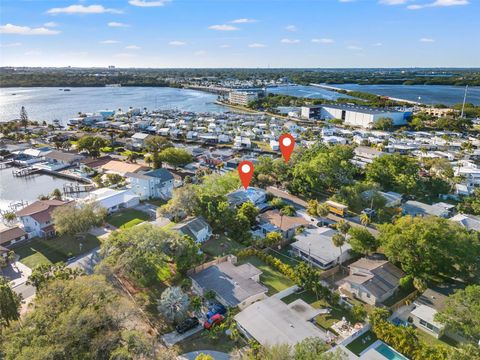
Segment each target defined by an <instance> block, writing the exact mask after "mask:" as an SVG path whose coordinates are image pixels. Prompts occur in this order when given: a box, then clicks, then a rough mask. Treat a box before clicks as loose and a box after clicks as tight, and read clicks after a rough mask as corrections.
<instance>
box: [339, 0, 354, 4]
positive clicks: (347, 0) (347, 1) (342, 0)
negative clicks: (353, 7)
mask: <svg viewBox="0 0 480 360" xmlns="http://www.w3.org/2000/svg"><path fill="white" fill-rule="evenodd" d="M338 1H339V2H341V3H349V2H354V1H355V0H338Z"/></svg>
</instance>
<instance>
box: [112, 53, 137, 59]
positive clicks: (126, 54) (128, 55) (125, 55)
mask: <svg viewBox="0 0 480 360" xmlns="http://www.w3.org/2000/svg"><path fill="white" fill-rule="evenodd" d="M114 56H115V57H119V58H133V57H136V56H137V55H136V54H132V53H118V54H115V55H114Z"/></svg>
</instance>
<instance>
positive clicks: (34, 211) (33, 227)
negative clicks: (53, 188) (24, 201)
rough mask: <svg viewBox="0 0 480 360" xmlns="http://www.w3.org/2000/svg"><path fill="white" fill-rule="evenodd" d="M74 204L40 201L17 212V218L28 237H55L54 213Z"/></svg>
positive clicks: (59, 201)
mask: <svg viewBox="0 0 480 360" xmlns="http://www.w3.org/2000/svg"><path fill="white" fill-rule="evenodd" d="M70 203H72V202H67V201H61V200H38V201H35V202H34V203H32V204H30V205H27V206H26V207H24V208H23V209H22V210H20V211H17V212H16V215H17V218H18V219H19V220H20V222H21V223H22V226H23V230H24V231H25V232H26V233H27V234H28V237H29V238H31V237H35V236H38V237H51V236H54V235H55V227H54V224H53V219H52V212H53V210H55V209H56V208H58V207H60V206H65V205H67V204H70Z"/></svg>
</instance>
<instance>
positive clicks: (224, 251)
mask: <svg viewBox="0 0 480 360" xmlns="http://www.w3.org/2000/svg"><path fill="white" fill-rule="evenodd" d="M244 248H245V246H243V245H242V244H240V243H238V242H236V241H235V240H232V239H230V238H228V237H226V236H224V235H221V236H220V237H219V238H218V239H213V238H212V239H211V240H208V241H207V242H206V243H204V244H203V245H202V250H203V251H204V252H205V253H207V254H208V255H211V256H213V257H221V256H224V255H228V254H235V253H237V252H238V251H240V250H242V249H244Z"/></svg>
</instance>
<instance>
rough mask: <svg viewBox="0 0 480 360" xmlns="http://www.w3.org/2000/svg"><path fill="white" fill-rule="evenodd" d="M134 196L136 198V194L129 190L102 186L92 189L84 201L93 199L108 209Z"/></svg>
mask: <svg viewBox="0 0 480 360" xmlns="http://www.w3.org/2000/svg"><path fill="white" fill-rule="evenodd" d="M134 198H138V196H137V195H135V194H134V193H132V192H131V190H113V189H109V188H102V189H98V190H94V191H92V192H91V193H90V195H89V196H88V197H86V198H85V199H84V201H86V202H89V201H94V202H96V203H98V205H100V206H101V207H104V208H106V209H110V208H112V207H114V206H117V205H120V204H123V203H126V202H128V201H130V200H132V199H134Z"/></svg>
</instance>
